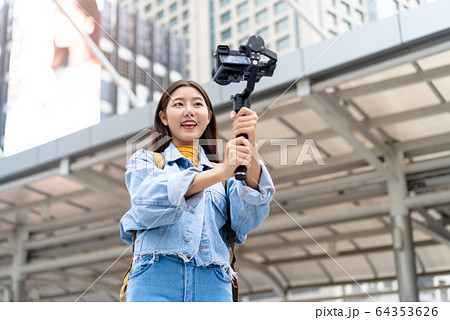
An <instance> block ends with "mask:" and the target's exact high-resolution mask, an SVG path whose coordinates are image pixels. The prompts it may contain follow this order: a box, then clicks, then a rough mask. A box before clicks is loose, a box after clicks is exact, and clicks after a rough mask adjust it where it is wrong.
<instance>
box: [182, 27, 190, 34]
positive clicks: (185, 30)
mask: <svg viewBox="0 0 450 320" xmlns="http://www.w3.org/2000/svg"><path fill="white" fill-rule="evenodd" d="M188 33H189V26H188V25H185V26H184V27H183V34H184V35H187V34H188Z"/></svg>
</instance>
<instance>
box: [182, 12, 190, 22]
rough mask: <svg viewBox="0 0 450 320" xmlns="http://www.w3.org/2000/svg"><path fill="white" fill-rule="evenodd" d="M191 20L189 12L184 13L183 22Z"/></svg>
mask: <svg viewBox="0 0 450 320" xmlns="http://www.w3.org/2000/svg"><path fill="white" fill-rule="evenodd" d="M188 18H189V11H187V10H185V11H183V20H187V19H188Z"/></svg>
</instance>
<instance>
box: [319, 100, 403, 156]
mask: <svg viewBox="0 0 450 320" xmlns="http://www.w3.org/2000/svg"><path fill="white" fill-rule="evenodd" d="M317 94H318V95H320V96H322V97H323V99H324V100H327V101H328V102H329V103H328V105H327V106H328V107H329V108H330V109H331V110H332V111H333V113H335V114H337V115H339V117H340V118H341V119H343V121H346V122H347V123H348V125H349V127H350V128H353V129H354V131H355V132H358V133H360V134H361V135H363V136H364V137H365V138H366V139H367V140H369V141H370V142H371V143H372V144H373V145H374V146H376V147H377V148H378V149H380V150H381V151H383V154H384V155H385V156H393V155H394V152H393V150H392V149H391V148H390V147H389V146H387V145H385V144H384V143H382V142H381V141H379V140H378V139H377V138H376V137H375V136H374V135H373V134H372V133H371V132H370V131H369V129H367V127H366V126H365V125H364V124H362V123H360V122H358V121H357V120H356V119H355V118H354V117H353V116H352V115H351V113H350V112H349V111H348V110H347V109H345V108H344V107H342V106H341V105H340V104H339V102H338V101H337V100H335V99H334V98H333V96H332V95H329V94H327V93H325V92H320V93H317Z"/></svg>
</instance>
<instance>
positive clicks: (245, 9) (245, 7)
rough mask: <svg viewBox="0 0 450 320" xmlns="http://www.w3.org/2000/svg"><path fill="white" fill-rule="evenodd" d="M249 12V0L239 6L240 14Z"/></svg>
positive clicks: (238, 11)
mask: <svg viewBox="0 0 450 320" xmlns="http://www.w3.org/2000/svg"><path fill="white" fill-rule="evenodd" d="M247 12H248V1H245V2H243V3H241V4H240V5H238V6H237V13H238V15H241V14H245V13H247Z"/></svg>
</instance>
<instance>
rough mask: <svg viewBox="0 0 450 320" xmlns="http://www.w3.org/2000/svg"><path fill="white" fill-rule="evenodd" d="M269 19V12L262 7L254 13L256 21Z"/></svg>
mask: <svg viewBox="0 0 450 320" xmlns="http://www.w3.org/2000/svg"><path fill="white" fill-rule="evenodd" d="M268 19H269V12H268V11H267V9H264V10H262V11H260V12H258V13H257V14H256V23H261V22H264V21H267V20H268Z"/></svg>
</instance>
